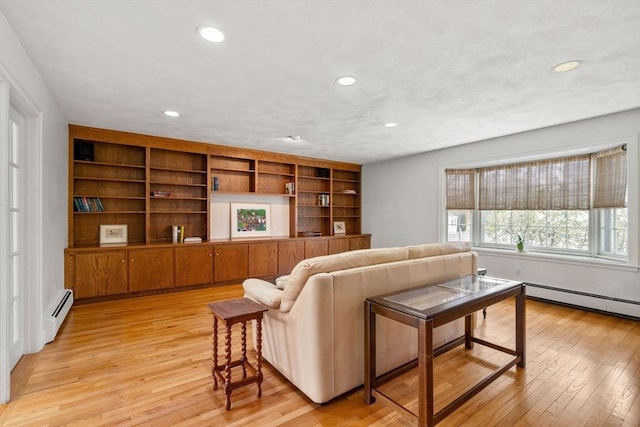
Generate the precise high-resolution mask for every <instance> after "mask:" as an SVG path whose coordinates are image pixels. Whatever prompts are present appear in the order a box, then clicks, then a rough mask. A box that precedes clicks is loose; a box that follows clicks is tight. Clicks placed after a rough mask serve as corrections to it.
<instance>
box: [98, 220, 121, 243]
mask: <svg viewBox="0 0 640 427" xmlns="http://www.w3.org/2000/svg"><path fill="white" fill-rule="evenodd" d="M126 243H127V225H126V224H121V225H101V226H100V244H101V245H112V244H121V245H122V244H126Z"/></svg>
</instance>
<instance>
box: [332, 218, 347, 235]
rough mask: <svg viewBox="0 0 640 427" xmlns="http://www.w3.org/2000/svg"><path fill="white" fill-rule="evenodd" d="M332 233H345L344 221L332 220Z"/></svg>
mask: <svg viewBox="0 0 640 427" xmlns="http://www.w3.org/2000/svg"><path fill="white" fill-rule="evenodd" d="M333 234H347V228H346V227H345V225H344V221H333Z"/></svg>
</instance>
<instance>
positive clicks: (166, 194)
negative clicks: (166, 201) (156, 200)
mask: <svg viewBox="0 0 640 427" xmlns="http://www.w3.org/2000/svg"><path fill="white" fill-rule="evenodd" d="M151 196H152V197H171V192H170V191H152V192H151Z"/></svg>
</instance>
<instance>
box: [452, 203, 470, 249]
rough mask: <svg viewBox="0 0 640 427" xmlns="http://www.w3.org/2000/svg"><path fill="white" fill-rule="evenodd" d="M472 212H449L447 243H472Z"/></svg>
mask: <svg viewBox="0 0 640 427" xmlns="http://www.w3.org/2000/svg"><path fill="white" fill-rule="evenodd" d="M471 215H472V211H470V210H449V211H448V220H447V241H449V242H470V241H471V230H472V226H473V224H472V221H471V218H472V216H471Z"/></svg>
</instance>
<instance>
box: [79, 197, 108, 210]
mask: <svg viewBox="0 0 640 427" xmlns="http://www.w3.org/2000/svg"><path fill="white" fill-rule="evenodd" d="M73 210H74V212H104V206H103V204H102V200H100V198H99V197H74V198H73Z"/></svg>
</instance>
